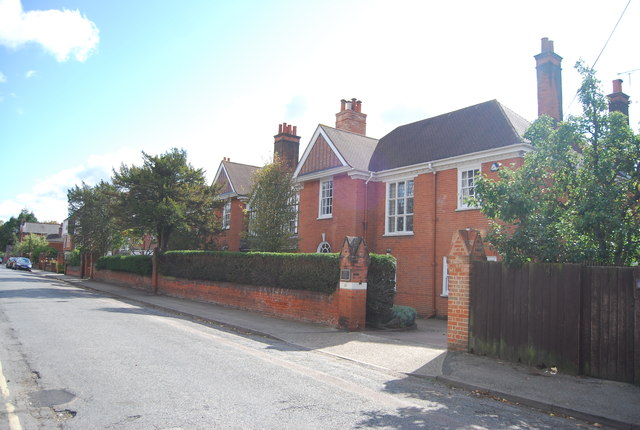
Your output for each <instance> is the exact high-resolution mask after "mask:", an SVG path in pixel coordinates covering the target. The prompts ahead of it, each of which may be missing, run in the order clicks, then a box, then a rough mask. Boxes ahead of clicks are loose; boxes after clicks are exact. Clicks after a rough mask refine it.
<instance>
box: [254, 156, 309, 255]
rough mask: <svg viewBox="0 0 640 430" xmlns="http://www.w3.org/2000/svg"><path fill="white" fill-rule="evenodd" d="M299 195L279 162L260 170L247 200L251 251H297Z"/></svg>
mask: <svg viewBox="0 0 640 430" xmlns="http://www.w3.org/2000/svg"><path fill="white" fill-rule="evenodd" d="M297 206H298V195H297V190H296V189H295V187H294V183H293V175H292V173H291V171H290V170H289V169H288V168H287V167H286V165H285V164H284V163H283V162H282V161H281V160H279V159H277V158H276V159H275V160H274V161H273V162H272V163H270V164H267V165H266V166H264V167H263V168H261V169H259V170H258V171H257V172H256V173H255V175H254V177H253V190H252V192H251V195H250V198H249V207H250V211H249V213H248V227H249V228H248V232H247V238H248V240H249V245H250V247H251V249H253V250H256V251H266V252H282V251H290V250H292V249H295V248H296V242H295V239H294V233H296V231H295V230H296V224H297V216H298V213H297V210H298V209H297Z"/></svg>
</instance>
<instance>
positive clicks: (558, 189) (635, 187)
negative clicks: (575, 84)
mask: <svg viewBox="0 0 640 430" xmlns="http://www.w3.org/2000/svg"><path fill="white" fill-rule="evenodd" d="M576 68H577V69H578V71H579V72H580V73H581V75H582V79H583V80H582V85H581V87H580V89H579V91H578V97H579V99H580V102H581V103H582V107H583V114H582V115H581V116H578V117H570V118H569V119H568V120H567V121H566V122H561V123H559V124H555V123H554V121H553V120H552V119H551V118H549V117H541V118H539V119H538V120H536V121H535V122H534V123H533V124H532V125H531V127H530V128H529V130H528V131H527V133H526V135H525V137H526V138H527V139H528V140H529V141H530V142H531V144H532V145H533V146H534V147H535V149H536V150H535V151H533V152H530V153H528V154H527V155H526V156H525V159H524V164H523V166H522V167H520V168H517V169H511V168H504V169H501V171H500V172H499V179H498V180H497V181H491V180H489V179H486V178H483V179H481V180H480V181H479V182H478V184H477V191H478V199H477V203H479V204H480V205H481V208H482V212H483V213H484V214H485V215H486V216H487V217H488V218H490V219H491V220H492V223H491V229H490V232H489V234H488V240H489V242H490V243H491V244H492V245H493V246H494V247H495V248H496V249H497V250H498V252H499V253H500V254H501V255H502V256H503V257H504V259H505V261H507V262H512V263H522V262H526V261H538V262H585V261H588V262H594V263H598V264H604V265H610V264H615V265H629V264H633V263H637V262H638V261H640V212H639V211H640V206H639V201H640V164H639V162H640V138H639V136H637V135H634V133H633V132H632V131H631V129H630V127H629V125H628V120H627V117H626V116H625V115H623V114H621V113H619V112H612V113H608V112H607V103H606V98H605V96H604V95H603V94H602V93H601V92H600V90H599V81H598V80H597V79H596V77H595V72H594V71H593V70H592V69H589V68H586V67H585V66H584V65H583V64H582V63H581V62H579V63H578V64H576Z"/></svg>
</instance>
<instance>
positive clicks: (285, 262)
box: [158, 251, 340, 294]
mask: <svg viewBox="0 0 640 430" xmlns="http://www.w3.org/2000/svg"><path fill="white" fill-rule="evenodd" d="M158 267H159V272H160V274H161V275H163V276H173V277H176V278H186V279H200V280H208V281H218V282H234V283H238V284H249V285H257V286H265V287H274V288H286V289H294V290H306V291H315V292H320V293H325V294H331V293H333V292H334V291H335V290H336V287H337V285H338V282H339V271H340V270H339V260H338V254H299V253H295V254H293V253H272V252H246V253H244V252H224V251H169V252H167V253H164V254H161V255H159V256H158Z"/></svg>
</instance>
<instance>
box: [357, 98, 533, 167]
mask: <svg viewBox="0 0 640 430" xmlns="http://www.w3.org/2000/svg"><path fill="white" fill-rule="evenodd" d="M528 127H529V122H528V121H527V120H525V119H524V118H522V117H521V116H519V115H518V114H516V113H515V112H513V111H511V110H510V109H508V108H506V107H504V106H502V105H501V104H500V103H499V102H498V101H497V100H491V101H488V102H485V103H480V104H478V105H474V106H469V107H466V108H464V109H460V110H457V111H454V112H449V113H446V114H443V115H439V116H436V117H433V118H428V119H425V120H422V121H418V122H414V123H412V124H407V125H403V126H401V127H398V128H396V129H395V130H393V131H392V132H391V133H389V134H387V135H386V136H384V137H383V138H382V139H380V142H379V144H378V146H377V148H376V149H375V151H374V152H373V155H372V156H371V161H370V162H369V165H368V169H369V170H371V171H373V172H379V171H381V170H388V169H394V168H398V167H404V166H410V165H413V164H419V163H425V162H429V161H436V160H442V159H445V158H450V157H455V156H459V155H464V154H471V153H474V152H478V151H484V150H488V149H495V148H500V147H503V146H508V145H513V144H516V143H520V142H524V138H523V135H524V132H525V131H526V129H527V128H528Z"/></svg>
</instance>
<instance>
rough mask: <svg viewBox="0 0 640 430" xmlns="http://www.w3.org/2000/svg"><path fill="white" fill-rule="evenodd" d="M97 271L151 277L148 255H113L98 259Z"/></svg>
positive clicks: (149, 257)
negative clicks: (111, 271)
mask: <svg viewBox="0 0 640 430" xmlns="http://www.w3.org/2000/svg"><path fill="white" fill-rule="evenodd" d="M96 268H97V269H98V270H113V271H115V272H127V273H134V274H136V275H141V276H151V256H150V255H113V256H108V257H100V258H98V261H96Z"/></svg>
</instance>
